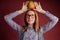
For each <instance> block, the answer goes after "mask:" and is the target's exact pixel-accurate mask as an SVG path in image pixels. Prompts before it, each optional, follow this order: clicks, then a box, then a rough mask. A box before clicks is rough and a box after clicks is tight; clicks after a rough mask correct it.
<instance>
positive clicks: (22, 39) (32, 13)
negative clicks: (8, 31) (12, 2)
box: [4, 2, 58, 40]
mask: <svg viewBox="0 0 60 40" xmlns="http://www.w3.org/2000/svg"><path fill="white" fill-rule="evenodd" d="M35 3H36V8H35V9H34V10H31V9H28V8H27V4H28V2H26V3H23V6H22V9H21V10H19V11H16V12H13V13H10V14H8V15H5V16H4V19H5V21H6V22H7V24H9V25H10V26H11V27H12V28H13V29H14V30H16V31H17V32H18V33H19V40H44V38H43V34H44V33H46V32H47V31H49V30H51V29H52V28H53V27H54V26H55V25H56V23H57V22H58V18H57V17H56V16H54V15H53V14H51V13H50V12H48V11H45V10H43V9H42V7H41V5H40V3H39V4H38V3H37V2H35ZM37 11H38V12H40V13H42V14H44V15H45V16H47V17H48V18H49V19H50V20H51V21H50V22H48V23H47V24H45V25H43V26H42V27H40V26H39V25H38V14H37ZM24 12H26V13H25V17H24V22H25V24H24V26H21V25H19V24H17V23H16V22H14V21H13V20H12V19H13V18H15V17H16V16H17V15H19V14H21V13H24Z"/></svg>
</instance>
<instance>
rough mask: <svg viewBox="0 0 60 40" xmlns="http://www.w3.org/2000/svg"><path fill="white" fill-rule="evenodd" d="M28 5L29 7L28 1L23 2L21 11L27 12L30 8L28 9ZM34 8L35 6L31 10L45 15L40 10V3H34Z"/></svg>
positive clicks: (43, 11)
mask: <svg viewBox="0 0 60 40" xmlns="http://www.w3.org/2000/svg"><path fill="white" fill-rule="evenodd" d="M28 5H29V1H26V2H23V6H22V9H21V10H22V11H23V12H25V11H27V10H29V9H30V8H28ZM32 5H33V4H32ZM34 6H35V8H32V9H33V10H36V11H38V12H41V13H45V10H43V9H42V7H41V4H40V2H39V3H37V2H34Z"/></svg>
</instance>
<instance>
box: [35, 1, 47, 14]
mask: <svg viewBox="0 0 60 40" xmlns="http://www.w3.org/2000/svg"><path fill="white" fill-rule="evenodd" d="M34 3H35V7H36V8H35V9H34V10H36V11H38V12H40V13H45V12H46V11H45V10H43V9H42V7H41V4H40V2H39V3H37V2H34Z"/></svg>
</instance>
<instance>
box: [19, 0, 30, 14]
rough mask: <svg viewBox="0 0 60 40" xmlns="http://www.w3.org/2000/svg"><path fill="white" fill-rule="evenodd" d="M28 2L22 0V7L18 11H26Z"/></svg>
mask: <svg viewBox="0 0 60 40" xmlns="http://www.w3.org/2000/svg"><path fill="white" fill-rule="evenodd" d="M28 2H29V1H27V2H23V6H22V9H21V10H20V11H22V13H24V12H26V11H27V10H28V8H27V5H28Z"/></svg>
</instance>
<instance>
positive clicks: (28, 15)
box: [26, 14, 35, 18]
mask: <svg viewBox="0 0 60 40" xmlns="http://www.w3.org/2000/svg"><path fill="white" fill-rule="evenodd" d="M26 17H27V18H29V17H32V18H34V17H35V15H34V14H27V15H26Z"/></svg>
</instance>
